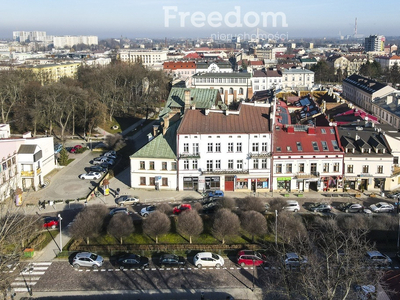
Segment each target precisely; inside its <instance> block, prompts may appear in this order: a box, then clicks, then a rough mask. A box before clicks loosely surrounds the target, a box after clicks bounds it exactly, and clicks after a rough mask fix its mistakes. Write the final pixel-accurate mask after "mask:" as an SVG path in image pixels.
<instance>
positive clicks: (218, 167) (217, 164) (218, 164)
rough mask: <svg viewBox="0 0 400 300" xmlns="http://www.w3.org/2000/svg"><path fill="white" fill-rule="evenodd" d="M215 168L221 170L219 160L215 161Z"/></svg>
mask: <svg viewBox="0 0 400 300" xmlns="http://www.w3.org/2000/svg"><path fill="white" fill-rule="evenodd" d="M215 168H216V169H217V170H221V160H220V159H218V160H216V161H215Z"/></svg>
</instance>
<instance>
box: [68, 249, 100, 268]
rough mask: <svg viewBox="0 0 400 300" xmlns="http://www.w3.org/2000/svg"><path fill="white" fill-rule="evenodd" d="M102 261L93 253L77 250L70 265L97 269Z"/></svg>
mask: <svg viewBox="0 0 400 300" xmlns="http://www.w3.org/2000/svg"><path fill="white" fill-rule="evenodd" d="M103 263H104V259H103V258H102V257H101V256H100V255H97V254H95V253H91V252H78V253H77V254H76V255H75V257H74V259H73V260H72V266H73V267H74V268H76V269H78V268H80V267H90V268H93V269H97V268H99V267H101V266H102V265H103Z"/></svg>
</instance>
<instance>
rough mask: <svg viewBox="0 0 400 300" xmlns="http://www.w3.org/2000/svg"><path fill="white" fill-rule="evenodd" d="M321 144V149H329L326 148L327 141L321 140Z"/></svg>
mask: <svg viewBox="0 0 400 300" xmlns="http://www.w3.org/2000/svg"><path fill="white" fill-rule="evenodd" d="M321 144H322V150H324V151H328V150H329V149H328V143H327V142H325V141H321Z"/></svg>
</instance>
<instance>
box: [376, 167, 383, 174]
mask: <svg viewBox="0 0 400 300" xmlns="http://www.w3.org/2000/svg"><path fill="white" fill-rule="evenodd" d="M377 173H378V174H383V166H378V170H377Z"/></svg>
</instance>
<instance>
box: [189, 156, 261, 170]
mask: <svg viewBox="0 0 400 300" xmlns="http://www.w3.org/2000/svg"><path fill="white" fill-rule="evenodd" d="M190 162H191V164H190ZM190 165H191V166H192V170H197V168H198V161H197V160H192V161H190V160H188V159H186V160H184V161H183V169H184V170H189V169H190ZM235 166H236V170H243V160H242V159H238V160H236V164H235V161H234V160H233V159H229V160H228V170H233V169H234V167H235ZM267 166H268V164H267V159H261V160H259V159H254V160H253V168H254V169H259V168H260V167H261V169H267ZM214 170H221V160H220V159H217V160H212V159H210V160H207V171H214Z"/></svg>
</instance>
